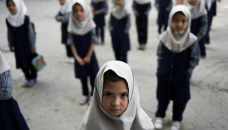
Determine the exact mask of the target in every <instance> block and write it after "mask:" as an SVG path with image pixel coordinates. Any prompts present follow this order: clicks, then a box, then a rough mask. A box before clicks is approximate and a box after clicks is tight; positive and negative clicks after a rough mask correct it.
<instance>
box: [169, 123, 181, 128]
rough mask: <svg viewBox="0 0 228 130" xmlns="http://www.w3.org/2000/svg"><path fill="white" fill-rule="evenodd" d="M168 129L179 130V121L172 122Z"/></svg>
mask: <svg viewBox="0 0 228 130" xmlns="http://www.w3.org/2000/svg"><path fill="white" fill-rule="evenodd" d="M170 129H171V130H179V129H180V122H179V121H173V123H172V125H171V128H170Z"/></svg>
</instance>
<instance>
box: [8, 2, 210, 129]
mask: <svg viewBox="0 0 228 130" xmlns="http://www.w3.org/2000/svg"><path fill="white" fill-rule="evenodd" d="M195 1H196V2H195ZM203 2H204V1H200V0H188V1H187V2H186V5H187V7H189V8H190V10H189V8H187V7H186V6H175V7H174V8H173V9H172V11H171V14H170V15H169V23H168V28H167V31H165V32H164V33H162V35H161V37H160V44H159V45H158V50H157V55H158V72H157V77H158V87H157V99H158V110H157V112H156V117H157V120H156V122H155V127H156V128H158V129H159V128H162V127H163V118H164V117H165V111H166V108H167V106H168V103H169V100H173V101H174V107H173V108H174V109H173V124H172V126H171V128H172V130H178V129H179V127H180V121H181V120H182V114H183V111H184V110H185V107H186V104H187V101H188V100H189V99H190V92H189V91H190V90H189V78H190V77H191V74H192V71H193V69H194V68H195V66H196V65H197V64H198V62H199V56H200V51H199V47H198V43H200V42H199V41H200V40H199V36H201V35H199V36H198V35H197V37H196V36H195V35H194V34H192V33H190V28H192V26H198V25H200V24H199V22H198V21H200V22H201V23H202V21H201V20H204V21H207V20H205V18H206V17H205V15H206V13H205V11H206V10H205V3H203ZM113 3H114V5H113V7H112V13H111V19H110V23H111V24H110V25H111V26H110V30H111V35H112V42H113V49H114V51H115V55H116V59H117V60H120V61H124V62H127V60H126V52H127V51H128V50H129V49H130V43H129V45H127V46H123V45H122V44H125V43H127V42H126V41H129V36H128V33H127V32H126V31H125V30H123V29H126V28H128V27H126V23H127V21H128V19H129V18H128V17H129V14H128V11H127V10H126V8H125V6H126V1H124V0H114V2H113ZM6 4H7V7H8V9H9V11H10V14H9V16H8V17H7V20H6V21H7V27H8V39H9V43H10V44H9V45H10V49H11V51H15V57H16V64H17V68H22V70H23V72H24V74H25V77H26V82H25V86H29V85H31V84H32V83H33V82H35V81H36V75H37V74H36V71H32V69H31V68H32V66H31V63H29V59H30V56H31V55H33V53H35V44H34V42H32V38H31V36H32V35H33V34H32V31H31V30H32V27H31V24H30V22H25V21H26V20H27V21H29V18H28V16H26V15H25V14H26V11H27V10H26V8H25V4H24V2H23V1H22V0H7V3H6ZM71 8H72V9H73V11H72V13H70V18H69V25H68V28H67V32H68V33H69V34H68V36H67V37H68V38H67V40H68V41H67V43H68V44H69V45H70V48H71V50H72V54H73V56H74V58H75V59H76V62H75V64H74V65H75V76H76V78H79V79H80V80H81V83H82V86H83V87H82V88H83V95H84V96H83V98H82V99H81V100H80V103H81V104H84V103H86V102H87V101H89V103H92V102H94V103H93V104H92V105H91V107H92V108H94V109H92V108H91V109H88V114H92V115H94V113H92V112H90V111H93V112H94V111H95V112H98V113H97V114H99V113H100V112H101V111H100V110H98V109H101V106H99V105H98V104H99V102H102V100H101V99H97V97H103V95H102V91H103V75H104V73H105V72H106V71H108V70H112V71H114V72H115V73H116V74H117V77H118V76H119V77H122V78H123V79H124V80H125V81H126V82H127V85H128V88H127V89H128V91H127V92H128V93H129V96H130V95H131V96H132V91H131V90H132V86H135V85H134V81H133V82H131V80H133V77H131V79H129V80H128V79H127V78H126V77H125V76H126V75H127V74H123V73H121V72H119V71H117V70H115V69H114V68H115V67H114V66H117V68H118V67H123V66H125V67H123V68H122V69H120V70H124V68H126V69H127V68H129V67H128V66H127V65H126V64H124V63H122V62H116V63H115V62H113V63H112V64H114V65H110V66H109V67H107V68H108V69H104V67H102V68H101V69H100V71H102V72H101V74H100V73H98V70H99V68H98V63H97V59H96V56H95V53H94V51H93V50H94V46H95V44H96V43H97V41H98V40H97V36H96V31H95V26H96V25H95V23H94V21H93V18H92V15H91V13H90V10H88V8H87V7H86V3H85V1H84V0H73V4H72V6H71ZM190 12H191V13H190ZM195 12H197V13H195ZM192 18H196V19H199V20H196V21H195V20H192ZM59 19H64V17H61V16H60V17H59ZM194 22H195V24H194ZM26 23H29V24H28V25H27V24H26ZM193 28H197V27H193ZM198 28H202V27H198ZM198 28H197V29H198ZM127 30H128V29H127ZM196 32H197V31H196ZM198 32H200V31H198ZM198 32H197V33H198ZM27 37H29V38H27ZM197 38H198V40H197ZM114 43H116V44H117V45H114ZM119 44H120V45H119ZM119 48H121V51H120V50H119ZM124 49H126V50H127V51H126V52H124ZM118 51H119V52H118ZM119 64H121V65H119ZM126 66H127V67H126ZM113 67H114V68H113ZM97 73H98V74H97ZM111 73H112V72H111ZM128 73H130V71H129V72H128ZM96 75H97V77H99V76H101V77H100V78H101V79H100V80H99V79H97V80H98V81H97V82H96V83H95V77H96ZM110 75H111V77H112V76H113V74H110ZM130 75H133V74H132V73H131V74H130ZM87 76H90V80H91V81H90V82H91V87H92V92H91V94H90V95H91V96H90V98H89V91H88V86H87ZM107 77H108V76H107ZM114 77H115V76H114ZM109 80H110V79H109ZM32 81H33V82H32ZM111 81H112V80H111ZM117 81H118V80H117ZM112 82H115V80H114V81H112ZM96 84H98V85H97V86H96V87H97V88H96V92H97V93H96V92H94V93H95V94H98V96H94V100H92V99H93V89H94V85H96ZM110 84H112V83H110ZM125 85H126V84H125ZM110 86H112V85H110ZM114 86H115V85H114ZM117 86H118V85H117ZM99 87H101V88H99ZM107 88H108V87H107ZM136 89H137V88H136ZM114 90H115V89H114ZM171 90H172V91H171ZM100 91H101V92H100ZM110 91H112V90H110ZM110 91H108V92H109V93H107V94H104V95H107V98H108V97H110V95H111V94H112V93H110ZM134 91H136V90H135V89H134ZM133 94H136V95H137V94H138V93H137V91H136V92H134V93H133ZM124 97H128V94H125V95H124ZM136 97H137V96H136ZM129 99H130V98H129ZM107 100H108V99H107ZM132 100H133V101H132V102H137V103H131V102H130V101H128V105H127V106H125V109H124V110H123V111H122V112H120V110H119V109H117V108H116V109H115V108H113V109H111V110H112V111H111V112H110V113H112V112H114V113H115V112H116V111H117V112H120V113H119V114H118V115H116V116H117V117H119V118H117V119H116V117H115V118H114V117H110V116H108V117H109V118H111V119H113V120H115V121H117V122H119V121H118V120H121V121H122V122H123V123H124V125H120V126H121V127H123V126H125V125H126V129H127V128H128V127H129V125H127V123H126V121H125V120H124V114H123V116H121V115H122V113H127V112H131V111H134V110H135V109H133V108H131V105H130V104H134V105H135V104H137V105H139V103H138V102H139V100H138V99H137V98H136V99H134V98H133V99H132ZM95 104H96V105H95ZM101 104H102V103H101ZM125 105H126V104H125ZM137 105H136V106H137ZM103 107H104V108H103V109H104V110H103V109H102V111H103V114H106V116H104V117H102V116H99V117H101V118H108V117H107V114H110V113H109V112H108V106H107V110H106V108H105V106H103ZM128 107H129V109H127V108H128ZM139 107H140V106H139ZM96 110H97V111H96ZM121 110H122V109H121ZM125 110H126V111H125ZM137 110H138V109H137ZM138 111H139V112H135V111H134V112H135V113H141V114H140V115H138V116H142V115H143V114H145V113H144V112H142V111H141V109H140V108H139V110H138ZM95 114H96V113H95ZM110 115H112V114H110ZM126 115H127V114H126ZM88 117H93V116H86V117H85V118H88ZM95 117H96V116H95ZM135 117H136V116H135ZM135 117H134V118H133V119H132V121H134V119H135ZM139 119H141V118H139ZM147 119H148V118H147ZM87 120H89V119H84V120H83V123H84V124H83V123H82V125H81V127H85V128H84V129H86V127H87V128H92V126H94V125H91V124H93V123H95V124H97V122H98V124H99V125H96V126H97V127H100V129H102V128H104V129H105V128H109V127H108V126H113V125H112V124H110V123H108V122H106V123H104V122H103V123H102V122H99V121H101V120H89V121H93V122H90V123H88V122H87ZM102 121H104V120H102ZM107 121H109V120H107ZM137 121H138V122H137ZM137 121H136V122H137V123H138V124H137V123H135V125H134V126H135V128H136V129H137V128H141V129H143V128H144V126H140V123H142V122H141V121H140V120H137ZM87 123H88V124H87ZM100 123H102V124H100ZM148 124H149V123H148ZM106 125H107V126H106ZM152 126H153V125H148V127H150V128H151V127H152ZM113 128H119V125H116V126H113ZM133 128H134V127H133ZM82 129H83V128H82ZM123 129H125V128H123ZM145 129H146V128H145Z"/></svg>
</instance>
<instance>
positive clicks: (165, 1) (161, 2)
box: [155, 0, 173, 34]
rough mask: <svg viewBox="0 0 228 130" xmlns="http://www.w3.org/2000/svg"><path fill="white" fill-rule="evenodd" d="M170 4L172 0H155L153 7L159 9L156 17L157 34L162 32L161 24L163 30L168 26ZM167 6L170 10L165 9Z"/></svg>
mask: <svg viewBox="0 0 228 130" xmlns="http://www.w3.org/2000/svg"><path fill="white" fill-rule="evenodd" d="M172 5H173V2H172V0H155V7H156V9H157V10H160V12H158V18H157V24H158V33H159V34H161V33H162V31H161V28H162V26H164V31H165V30H166V28H167V26H168V20H169V13H170V11H171V8H172ZM167 8H169V9H170V10H169V11H167V10H166V9H167Z"/></svg>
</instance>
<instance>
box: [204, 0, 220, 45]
mask: <svg viewBox="0 0 228 130" xmlns="http://www.w3.org/2000/svg"><path fill="white" fill-rule="evenodd" d="M216 11H217V3H216V1H213V2H212V4H211V8H210V10H209V11H207V20H208V24H207V26H208V27H207V32H206V35H205V37H204V42H206V43H210V35H209V32H210V29H211V24H212V21H213V17H214V16H216V14H217V12H216Z"/></svg>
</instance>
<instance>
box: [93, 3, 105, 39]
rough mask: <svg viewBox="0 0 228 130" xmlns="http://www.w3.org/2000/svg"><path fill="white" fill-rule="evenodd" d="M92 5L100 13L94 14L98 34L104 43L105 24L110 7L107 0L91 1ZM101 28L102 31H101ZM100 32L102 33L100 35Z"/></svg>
mask: <svg viewBox="0 0 228 130" xmlns="http://www.w3.org/2000/svg"><path fill="white" fill-rule="evenodd" d="M91 6H92V8H93V9H94V10H95V11H99V13H100V14H99V15H94V18H93V20H94V22H95V24H96V33H97V36H101V41H102V43H104V34H105V33H104V26H105V15H106V13H107V10H108V7H107V2H106V1H101V2H98V3H96V2H93V1H92V2H91ZM99 30H100V33H99ZM99 34H100V35H99Z"/></svg>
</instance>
